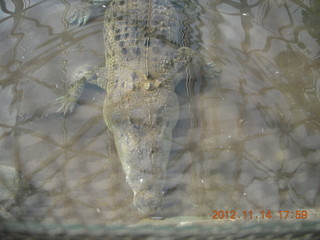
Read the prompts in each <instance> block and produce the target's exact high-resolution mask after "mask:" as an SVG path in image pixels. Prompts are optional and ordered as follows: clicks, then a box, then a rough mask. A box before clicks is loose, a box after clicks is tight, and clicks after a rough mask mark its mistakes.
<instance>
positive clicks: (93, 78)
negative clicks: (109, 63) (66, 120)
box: [56, 67, 107, 115]
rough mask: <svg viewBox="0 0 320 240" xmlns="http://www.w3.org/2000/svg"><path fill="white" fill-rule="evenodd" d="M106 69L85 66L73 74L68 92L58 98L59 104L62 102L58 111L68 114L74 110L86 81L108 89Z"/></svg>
mask: <svg viewBox="0 0 320 240" xmlns="http://www.w3.org/2000/svg"><path fill="white" fill-rule="evenodd" d="M82 68H83V67H82ZM106 71H107V69H106V68H92V67H84V68H83V69H81V70H80V71H78V73H76V74H75V75H74V76H73V81H72V82H71V84H70V86H69V89H68V93H67V94H66V95H65V96H62V97H59V98H57V99H56V102H57V104H61V107H60V108H59V109H58V110H57V112H60V113H62V114H63V115H66V114H67V113H71V112H72V111H73V110H74V108H75V106H76V103H77V101H78V99H79V98H80V96H81V94H82V92H83V88H84V84H85V83H89V84H94V85H97V86H99V87H101V88H103V89H104V90H106V89H107V87H106V84H107V77H106Z"/></svg>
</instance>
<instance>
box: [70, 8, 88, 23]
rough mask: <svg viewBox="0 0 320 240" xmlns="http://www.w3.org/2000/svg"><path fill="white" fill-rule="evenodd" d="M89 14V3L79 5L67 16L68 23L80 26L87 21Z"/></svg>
mask: <svg viewBox="0 0 320 240" xmlns="http://www.w3.org/2000/svg"><path fill="white" fill-rule="evenodd" d="M91 15H92V7H90V6H89V5H80V6H78V7H77V8H76V9H74V10H73V12H72V14H71V16H70V17H68V18H67V21H68V22H69V23H70V24H77V25H78V26H81V25H85V24H86V23H87V22H88V20H89V19H90V16H91Z"/></svg>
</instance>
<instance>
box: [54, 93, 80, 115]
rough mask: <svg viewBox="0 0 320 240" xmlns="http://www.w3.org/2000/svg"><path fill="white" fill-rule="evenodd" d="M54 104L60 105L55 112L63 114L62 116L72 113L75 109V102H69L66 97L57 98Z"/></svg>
mask: <svg viewBox="0 0 320 240" xmlns="http://www.w3.org/2000/svg"><path fill="white" fill-rule="evenodd" d="M56 104H61V107H60V108H59V109H58V110H57V112H58V113H61V114H63V115H64V116H65V115H67V114H68V113H71V112H73V110H74V108H75V107H76V102H74V101H72V100H70V98H69V96H68V95H66V96H62V97H59V98H57V99H56Z"/></svg>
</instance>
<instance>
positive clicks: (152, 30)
mask: <svg viewBox="0 0 320 240" xmlns="http://www.w3.org/2000/svg"><path fill="white" fill-rule="evenodd" d="M92 2H95V1H91V3H88V4H86V5H85V7H84V9H86V10H85V11H83V8H82V10H81V11H80V13H79V9H80V8H78V10H76V12H75V13H74V14H73V15H72V16H71V17H70V19H69V21H70V22H73V23H78V24H79V25H80V24H85V23H86V21H87V20H88V19H89V16H88V15H86V16H83V14H89V13H90V12H91V10H90V9H92V8H93V7H96V6H95V5H94V4H93V3H92ZM97 2H100V3H101V2H105V3H108V2H109V1H97ZM180 30H181V27H180V23H179V19H178V14H177V13H176V11H175V9H174V7H173V6H172V4H171V3H170V2H169V1H168V0H114V1H111V2H110V3H109V5H108V7H107V10H106V12H105V21H104V43H105V56H106V67H105V68H100V69H94V68H90V67H85V68H83V69H82V70H81V71H80V72H79V73H77V74H76V75H75V76H74V81H73V82H72V83H71V86H70V89H69V91H68V94H67V95H66V96H64V97H61V98H59V102H61V103H62V107H61V108H60V109H59V111H60V112H62V113H63V114H66V113H68V112H71V111H72V110H73V109H74V106H75V104H76V102H77V100H78V98H79V97H80V95H81V93H82V90H83V85H84V83H85V82H88V83H92V84H96V85H98V86H100V87H101V88H103V89H105V90H106V92H107V95H106V98H105V101H104V106H103V116H104V120H105V122H106V124H107V126H108V128H109V129H110V131H111V132H112V133H113V135H114V140H115V145H116V148H117V152H118V155H119V158H120V161H121V164H122V167H123V170H124V172H125V174H126V181H127V183H128V184H129V185H130V187H131V188H132V190H133V192H134V200H133V202H134V205H135V206H136V207H137V209H138V210H140V211H141V212H142V213H144V214H146V215H149V216H152V215H153V216H157V215H159V214H160V211H161V204H162V195H163V193H162V191H163V187H164V184H165V179H166V167H167V163H168V161H169V153H170V148H171V140H172V129H173V128H174V127H175V125H176V122H177V119H178V115H179V113H178V112H179V106H178V100H177V96H176V94H175V92H174V87H175V86H176V85H177V83H178V82H179V80H180V79H181V76H183V72H184V69H185V66H186V64H187V63H188V62H189V61H190V60H191V56H192V53H191V50H190V49H189V48H187V47H179V46H180V44H181V39H180Z"/></svg>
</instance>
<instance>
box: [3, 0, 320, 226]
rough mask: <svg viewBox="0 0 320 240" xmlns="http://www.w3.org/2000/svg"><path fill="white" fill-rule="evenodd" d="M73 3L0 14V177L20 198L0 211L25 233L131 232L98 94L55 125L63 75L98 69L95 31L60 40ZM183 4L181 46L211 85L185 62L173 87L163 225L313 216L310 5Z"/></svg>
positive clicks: (318, 142) (131, 212)
mask: <svg viewBox="0 0 320 240" xmlns="http://www.w3.org/2000/svg"><path fill="white" fill-rule="evenodd" d="M75 2H77V1H67V0H50V1H49V0H47V1H36V0H28V1H27V0H25V1H23V0H14V1H9V0H4V1H2V2H1V4H0V6H1V11H0V29H1V30H0V45H1V47H0V74H1V75H0V102H1V106H0V164H1V165H6V166H12V167H15V168H16V169H17V170H18V171H19V172H20V173H21V175H22V177H23V178H24V179H25V180H24V181H27V182H30V183H31V184H32V185H33V186H34V189H33V190H32V191H31V192H30V191H28V194H20V195H19V201H18V203H17V204H16V205H13V206H10V209H9V210H10V213H11V214H12V215H13V216H19V217H20V218H22V219H28V220H38V219H42V220H46V221H51V220H54V221H65V222H69V221H71V222H72V221H78V220H79V219H80V220H81V222H90V223H92V222H106V221H107V222H113V223H126V222H130V223H132V222H137V221H138V220H140V218H141V216H140V215H139V213H138V212H137V210H136V209H135V208H134V207H133V205H132V197H133V194H132V191H131V189H130V188H129V186H128V185H127V184H126V182H125V176H124V173H123V170H122V168H121V165H120V162H119V160H118V157H117V153H116V151H115V149H114V146H113V140H112V138H111V136H110V134H109V133H108V130H107V127H106V126H105V123H104V121H103V118H102V104H103V100H104V96H105V93H104V92H103V91H101V90H99V89H96V88H94V87H91V86H88V88H86V90H85V92H84V95H83V96H82V97H81V99H80V102H79V104H78V106H77V108H76V111H75V112H74V113H73V114H72V115H69V116H68V117H66V118H64V117H62V116H61V115H59V114H57V113H56V110H57V109H58V106H57V105H55V104H54V102H55V99H56V98H57V97H59V96H61V95H63V94H64V93H65V92H66V90H67V87H68V84H69V81H70V79H71V77H70V76H71V74H72V73H73V72H74V71H75V70H76V69H77V68H79V67H81V66H82V65H84V64H87V65H92V66H102V65H103V64H104V46H103V38H102V27H103V23H102V18H101V17H100V18H97V19H96V20H94V21H92V22H90V23H89V24H88V25H86V26H83V27H80V28H78V27H75V26H68V24H67V22H66V20H65V19H66V16H67V15H68V13H69V11H70V3H75ZM184 2H187V3H188V4H187V5H186V7H185V8H184V9H182V12H183V13H184V15H185V16H186V19H185V20H184V21H183V23H184V24H185V26H187V28H186V29H185V30H186V31H185V35H186V36H188V38H187V39H186V44H188V45H190V46H191V47H192V48H193V49H194V50H195V51H197V52H199V53H200V55H201V56H202V57H203V59H204V61H205V63H208V64H210V63H212V62H214V63H215V64H216V67H217V68H218V69H220V70H221V72H220V77H219V78H213V73H212V72H210V71H209V72H207V73H206V74H205V73H204V72H203V71H200V70H199V69H200V66H199V62H197V61H195V62H194V64H193V66H191V67H190V77H189V78H188V80H187V81H185V82H182V83H181V84H180V85H179V86H178V87H177V93H178V95H179V100H180V106H181V107H180V109H181V110H180V111H181V113H180V121H179V122H178V125H177V127H176V129H175V130H174V139H173V145H172V154H171V160H170V163H169V168H168V180H167V186H166V189H165V191H166V194H165V204H164V211H165V214H166V215H167V216H169V217H176V216H199V217H203V218H207V219H209V220H210V219H211V217H212V211H213V210H229V211H230V210H236V211H238V212H242V211H244V210H247V211H253V214H259V213H260V211H261V210H271V211H273V212H274V213H276V212H278V211H279V210H295V209H302V210H303V209H319V208H320V114H319V110H318V109H319V107H320V96H319V94H320V92H319V91H320V68H319V67H320V61H319V59H320V58H319V57H320V55H319V54H320V48H319V39H320V31H319V27H318V24H319V21H320V15H319V12H320V5H319V2H318V1H317V0H313V1H312V0H305V1H303V0H301V1H298V0H291V1H290V0H270V1H268V0H264V1H262V0H260V1H258V0H255V1H254V0H253V1H229V0H219V1H211V0H199V1H184ZM180 5H182V6H183V4H180ZM213 79H214V80H213ZM24 189H25V188H24ZM24 191H25V190H24ZM0 210H1V209H0ZM212 221H214V220H212Z"/></svg>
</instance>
